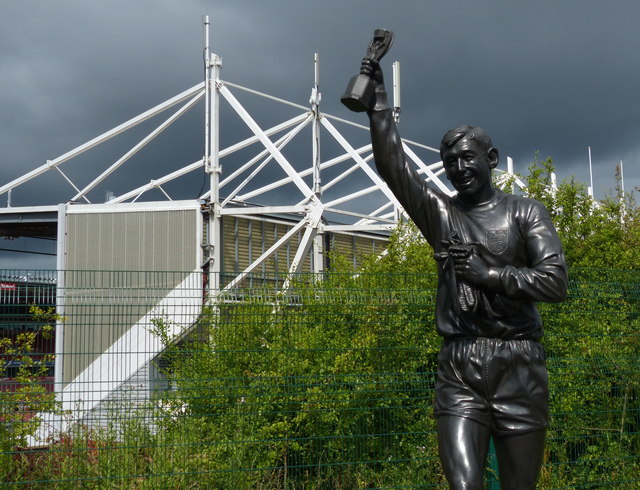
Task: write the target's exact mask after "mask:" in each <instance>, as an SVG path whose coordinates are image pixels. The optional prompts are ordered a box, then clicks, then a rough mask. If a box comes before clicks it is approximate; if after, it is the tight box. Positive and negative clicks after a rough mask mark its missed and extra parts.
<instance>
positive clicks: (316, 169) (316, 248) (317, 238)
mask: <svg viewBox="0 0 640 490" xmlns="http://www.w3.org/2000/svg"><path fill="white" fill-rule="evenodd" d="M313 67H314V70H313V74H314V77H313V78H314V80H313V89H312V90H311V98H310V99H309V103H310V104H311V113H312V114H313V123H312V126H311V127H312V130H311V134H312V139H313V141H312V151H313V154H312V157H313V193H314V194H315V196H316V197H317V198H318V199H317V200H316V202H315V203H314V204H315V205H317V203H319V202H320V198H321V196H322V180H321V177H320V118H321V115H320V99H321V98H322V96H321V94H320V58H319V55H318V53H315V54H314V56H313ZM313 226H315V227H316V230H315V233H314V235H313V242H312V251H313V256H312V260H311V262H312V270H313V272H314V273H315V274H319V273H320V272H322V271H323V269H324V252H325V251H324V247H323V245H324V240H323V234H322V233H318V232H319V231H320V229H319V228H321V227H322V222H321V220H319V219H318V220H316V221H315V224H314V225H313Z"/></svg>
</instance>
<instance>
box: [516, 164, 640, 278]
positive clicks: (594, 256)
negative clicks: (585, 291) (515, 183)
mask: <svg viewBox="0 0 640 490" xmlns="http://www.w3.org/2000/svg"><path fill="white" fill-rule="evenodd" d="M554 170H555V169H554V166H553V163H552V161H551V159H550V158H547V159H546V160H544V161H539V160H538V159H537V158H536V159H535V160H534V161H533V163H532V164H531V165H530V167H529V175H528V176H527V177H526V178H525V182H526V184H527V194H528V195H529V196H530V197H533V198H534V199H537V200H539V201H540V202H542V203H543V204H544V205H545V206H546V207H547V209H548V210H549V213H550V214H551V218H552V219H553V221H554V224H555V225H556V229H557V230H558V234H559V235H560V239H561V240H562V244H563V246H564V250H565V255H566V258H567V263H568V264H569V266H570V267H598V268H613V269H637V268H638V267H639V266H640V208H638V206H637V204H636V202H635V199H634V197H633V195H632V194H626V195H622V189H621V188H620V181H619V179H618V185H617V188H616V192H615V195H608V196H607V197H605V198H604V199H603V200H602V201H599V202H598V201H594V200H593V199H592V198H591V196H589V194H588V192H587V187H586V185H584V184H582V183H580V182H578V181H576V179H575V177H571V178H568V179H565V180H563V181H562V182H561V183H560V184H559V185H558V186H557V189H554V188H553V185H552V177H551V175H552V173H553V172H554Z"/></svg>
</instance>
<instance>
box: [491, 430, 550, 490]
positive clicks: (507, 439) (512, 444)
mask: <svg viewBox="0 0 640 490" xmlns="http://www.w3.org/2000/svg"><path fill="white" fill-rule="evenodd" d="M545 437H546V430H544V429H542V430H536V431H532V432H525V433H523V434H515V435H507V436H494V439H493V443H494V445H495V448H496V456H497V457H498V468H499V470H500V485H501V487H502V489H503V490H516V489H517V490H528V489H533V488H535V487H536V481H537V480H538V476H539V474H540V468H541V467H542V460H543V457H544V441H545Z"/></svg>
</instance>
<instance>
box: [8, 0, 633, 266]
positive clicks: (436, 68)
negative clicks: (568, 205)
mask: <svg viewBox="0 0 640 490" xmlns="http://www.w3.org/2000/svg"><path fill="white" fill-rule="evenodd" d="M203 14H208V15H209V16H210V20H211V45H212V51H214V52H216V53H217V54H219V55H220V56H221V57H222V61H223V68H222V78H223V79H225V80H228V81H231V82H234V83H238V84H240V85H244V86H247V87H251V88H254V89H257V90H260V91H262V92H266V93H269V94H272V95H274V96H276V97H280V98H284V99H288V100H291V101H293V102H297V103H299V104H303V105H306V104H307V103H308V99H309V93H310V89H311V85H312V82H313V54H314V53H315V52H317V53H319V55H320V88H321V92H322V104H321V109H322V110H323V111H324V112H327V113H330V114H334V115H337V116H341V117H345V118H350V119H352V120H354V121H358V122H362V123H364V122H365V118H364V116H362V115H357V114H352V113H349V112H348V111H347V110H346V108H344V107H343V106H342V105H341V104H340V103H339V98H340V95H341V94H342V92H343V91H344V88H345V86H346V83H347V81H348V79H349V78H350V77H351V76H352V75H354V74H355V73H357V70H358V68H359V62H360V59H361V58H362V56H363V55H364V53H365V49H366V45H367V44H368V42H369V40H370V38H371V34H372V32H373V30H374V29H375V28H377V27H385V28H388V29H392V30H394V31H395V33H396V40H395V43H394V46H393V47H392V49H391V51H390V52H389V54H388V55H387V56H386V57H385V58H384V60H383V67H384V68H385V70H386V72H387V79H390V72H391V70H390V66H391V63H392V61H394V60H398V61H400V62H401V67H402V101H403V104H402V105H403V112H402V119H401V126H400V127H401V133H402V135H403V136H404V137H406V138H409V139H411V140H415V141H420V142H423V143H425V144H428V145H431V146H437V145H438V144H439V141H440V138H441V136H442V134H443V133H444V132H445V131H446V130H447V129H449V128H450V127H453V126H455V125H458V124H461V123H468V124H472V125H478V126H482V127H484V128H485V129H486V130H487V131H488V133H489V134H490V135H491V136H492V138H493V141H494V144H495V145H496V146H497V147H498V149H499V150H500V152H501V156H502V158H503V161H502V163H501V166H504V157H506V156H507V155H509V156H511V157H512V158H514V160H515V165H516V170H517V171H520V172H522V173H524V172H526V167H527V166H528V164H529V163H530V162H531V160H532V159H533V158H534V155H535V154H536V152H539V154H540V156H541V157H542V158H544V157H547V156H550V157H552V158H553V161H554V163H555V165H556V168H557V174H558V177H559V178H560V179H563V178H568V177H570V176H572V175H574V176H576V178H577V179H578V180H580V181H583V182H586V183H588V181H589V169H588V150H587V148H588V147H589V146H590V147H591V151H592V161H593V172H594V188H595V197H596V198H602V197H604V196H605V194H606V193H607V192H610V191H611V190H612V189H613V187H614V185H615V180H614V173H615V166H616V164H618V163H619V162H620V161H623V164H624V179H625V187H626V190H627V191H631V190H632V189H633V188H634V187H635V186H640V165H639V160H640V102H639V98H638V87H640V83H639V82H640V62H639V61H638V58H639V56H638V53H637V51H638V49H639V47H640V29H639V28H638V25H637V24H638V19H640V2H637V0H611V1H603V0H570V1H562V0H550V1H524V0H522V1H520V0H517V1H513V0H508V1H507V0H504V1H497V0H486V1H478V0H467V1H445V0H442V1H427V0H405V1H401V0H400V1H395V2H391V1H387V2H382V1H372V0H341V1H336V0H322V1H318V2H304V1H291V0H290V1H281V0H269V1H242V0H217V1H204V0H180V1H178V0H173V1H169V0H155V1H151V0H136V1H131V0H110V1H87V0H77V1H71V0H57V1H55V2H52V1H46V0H40V1H35V0H21V1H9V0H3V1H2V2H0V61H1V65H0V165H1V167H0V168H2V175H0V185H2V184H5V183H7V182H9V181H11V180H12V179H14V178H16V177H18V176H20V175H22V174H24V173H25V172H27V171H29V170H31V169H33V168H36V167H38V166H40V165H42V164H43V163H45V162H46V161H47V160H48V159H53V158H55V157H57V156H59V155H61V154H63V153H64V152H66V151H68V150H70V149H72V148H74V147H76V146H78V145H80V144H82V143H84V142H85V141H87V140H89V139H91V138H93V137H94V136H97V135H98V134H100V133H102V132H104V131H106V130H108V129H110V128H112V127H114V126H116V125H118V124H120V123H122V122H123V121H125V120H127V119H129V118H131V117H133V116H135V115H137V114H138V113H141V112H143V111H145V110H146V109H149V108H150V107H152V106H154V105H155V104H158V103H160V102H162V101H164V100H166V99H168V98H170V97H172V96H173V95H175V94H177V93H179V92H181V91H183V90H185V89H187V88H189V87H191V86H193V85H195V84H197V83H198V82H200V81H201V80H202V76H203V75H202V73H203V65H202V15H203ZM185 124H186V126H183V127H182V129H180V128H178V129H177V130H176V132H175V133H174V136H173V140H172V141H171V143H170V144H165V146H164V147H162V148H163V150H162V152H163V155H164V157H165V160H167V158H166V157H167V156H168V155H169V156H173V155H175V159H174V161H176V162H178V164H177V165H176V167H175V168H178V167H180V166H182V165H184V164H187V163H190V162H192V161H194V160H196V159H197V158H199V157H201V155H202V151H203V150H202V133H201V126H202V124H201V118H199V116H198V117H195V118H192V120H190V122H189V121H187V123H185ZM132 141H133V140H132ZM93 158H97V157H93ZM148 158H149V159H153V158H154V157H153V154H152V153H151V154H149V157H148ZM93 162H94V160H92V159H91V158H87V159H86V160H85V161H83V162H81V163H80V164H79V165H80V168H79V169H78V168H76V174H75V175H77V176H78V178H79V179H80V182H81V183H87V182H88V180H87V179H89V178H91V177H93V176H95V174H96V171H95V169H94V168H92V163H93ZM82 165H84V166H85V167H84V168H83V167H82ZM147 177H149V176H147ZM83 178H84V181H83ZM119 178H122V179H124V180H127V179H128V175H127V174H126V173H125V174H122V175H121V176H120V177H119ZM49 179H51V180H49V181H47V179H45V181H44V183H42V184H40V185H39V186H35V187H33V188H32V189H31V191H28V192H27V193H26V194H24V193H23V194H19V193H18V191H16V193H15V196H14V197H13V199H14V205H30V204H42V203H44V202H45V201H47V202H49V201H50V199H49V197H51V196H53V198H54V201H55V198H56V195H55V192H56V191H55V189H57V187H56V186H58V185H61V182H62V179H61V178H60V177H59V176H58V177H55V179H57V180H55V185H53V182H54V180H53V177H49ZM147 180H148V178H147ZM199 183H200V181H198V182H195V181H194V182H191V183H190V184H186V185H191V186H193V187H194V188H195V187H198V185H199ZM113 185H114V186H115V187H116V188H117V186H118V184H117V182H116V183H114V184H113ZM116 190H117V189H116ZM29 192H30V193H29ZM197 192H198V189H195V190H193V191H192V193H193V195H194V197H195V195H196V194H197ZM49 193H51V194H50V195H49ZM67 198H68V196H67ZM61 199H65V198H64V197H63V198H61ZM55 202H57V201H55ZM49 203H50V202H49ZM0 205H2V206H5V205H6V195H4V196H0ZM10 245H11V244H9V246H10ZM6 246H7V244H3V243H0V247H2V248H5V247H6ZM3 264H5V265H4V266H6V262H0V266H2V265H3Z"/></svg>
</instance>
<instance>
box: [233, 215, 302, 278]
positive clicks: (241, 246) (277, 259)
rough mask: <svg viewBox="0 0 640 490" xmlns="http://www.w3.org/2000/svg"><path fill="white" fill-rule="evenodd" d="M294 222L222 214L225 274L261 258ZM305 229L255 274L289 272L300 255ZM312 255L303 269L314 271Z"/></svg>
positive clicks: (235, 271) (240, 269)
mask: <svg viewBox="0 0 640 490" xmlns="http://www.w3.org/2000/svg"><path fill="white" fill-rule="evenodd" d="M293 226H294V225H293V224H292V223H289V222H284V221H277V220H265V219H251V218H245V217H235V216H229V215H227V216H223V217H222V242H223V246H222V254H223V258H222V264H223V273H224V274H225V275H231V274H238V273H240V272H242V271H243V270H245V269H246V268H247V267H248V266H249V265H251V264H252V263H253V262H254V261H255V260H257V259H258V258H259V257H260V256H261V255H262V254H263V253H264V252H266V251H267V250H268V249H269V248H270V247H271V246H272V245H274V244H275V243H276V242H277V241H278V240H280V239H281V238H282V237H283V236H284V235H285V234H286V233H287V232H288V231H289V230H291V228H292V227H293ZM302 233H303V232H300V233H297V234H296V235H294V236H293V237H291V239H290V240H289V242H287V243H286V244H283V245H282V246H281V247H280V248H279V249H278V250H277V251H275V252H274V253H273V255H272V256H271V257H269V258H267V259H266V260H265V261H264V262H263V263H262V264H261V265H260V266H259V267H258V268H256V269H255V274H256V275H258V274H267V275H272V274H274V273H276V272H277V273H286V272H287V271H288V270H289V268H290V267H291V262H292V260H293V258H294V256H295V254H296V250H297V247H298V244H299V243H300V238H301V236H302ZM310 264H311V257H310V254H307V256H306V257H305V259H304V262H303V264H302V268H301V269H300V270H301V271H304V272H309V271H310V270H311V267H310Z"/></svg>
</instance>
